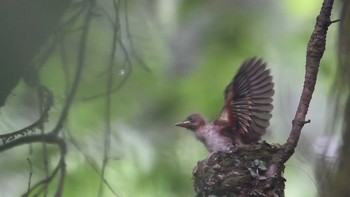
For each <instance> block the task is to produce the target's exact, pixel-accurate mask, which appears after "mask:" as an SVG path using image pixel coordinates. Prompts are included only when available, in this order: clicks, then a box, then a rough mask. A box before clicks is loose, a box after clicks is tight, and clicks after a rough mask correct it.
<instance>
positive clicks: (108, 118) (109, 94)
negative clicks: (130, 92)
mask: <svg viewBox="0 0 350 197" xmlns="http://www.w3.org/2000/svg"><path fill="white" fill-rule="evenodd" d="M119 5H120V1H118V2H116V0H113V6H114V10H115V14H116V18H115V20H116V21H115V23H118V20H119V16H118V15H119ZM113 27H114V28H113V39H112V49H111V55H110V62H109V66H108V77H107V83H106V85H107V87H106V89H107V90H106V93H107V94H106V109H105V132H104V140H103V141H104V152H103V162H102V170H101V178H100V189H99V193H98V196H102V193H103V183H104V180H105V178H104V175H105V170H106V166H107V163H108V155H109V150H110V137H111V107H112V106H111V97H112V88H113V72H114V70H113V67H114V63H115V55H116V50H117V43H118V34H119V33H118V32H119V30H120V29H119V26H118V25H114V26H113Z"/></svg>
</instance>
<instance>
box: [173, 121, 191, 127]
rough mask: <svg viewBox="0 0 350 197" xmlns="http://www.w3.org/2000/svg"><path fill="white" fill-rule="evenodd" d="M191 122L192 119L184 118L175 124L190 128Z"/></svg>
mask: <svg viewBox="0 0 350 197" xmlns="http://www.w3.org/2000/svg"><path fill="white" fill-rule="evenodd" d="M190 124H191V122H190V121H188V120H184V121H181V122H177V123H175V126H178V127H184V128H188V127H189V126H190Z"/></svg>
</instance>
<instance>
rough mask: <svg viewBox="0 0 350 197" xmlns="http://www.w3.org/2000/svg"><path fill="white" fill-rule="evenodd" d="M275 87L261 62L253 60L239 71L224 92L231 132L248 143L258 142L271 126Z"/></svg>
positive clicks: (223, 113)
mask: <svg viewBox="0 0 350 197" xmlns="http://www.w3.org/2000/svg"><path fill="white" fill-rule="evenodd" d="M273 88H274V83H273V82H272V76H271V75H270V70H269V69H267V68H266V63H264V62H263V61H262V60H261V59H256V58H251V59H248V60H246V61H245V62H244V63H243V64H242V65H241V67H240V69H239V71H238V73H237V74H236V76H235V77H234V78H233V80H232V82H231V83H230V84H228V85H227V87H226V89H225V106H224V108H223V110H222V113H221V115H220V117H219V120H220V119H222V117H221V116H223V115H225V118H226V119H225V121H226V122H228V123H229V124H230V127H231V128H232V132H238V133H240V134H241V135H242V136H243V138H245V142H246V143H252V142H255V141H258V140H259V139H260V137H261V136H262V135H263V134H264V133H265V132H266V131H265V130H266V128H267V127H268V126H269V125H270V122H269V121H270V119H271V117H272V115H271V111H272V109H273V105H272V101H273V99H272V96H273V95H274V93H275V91H274V89H273Z"/></svg>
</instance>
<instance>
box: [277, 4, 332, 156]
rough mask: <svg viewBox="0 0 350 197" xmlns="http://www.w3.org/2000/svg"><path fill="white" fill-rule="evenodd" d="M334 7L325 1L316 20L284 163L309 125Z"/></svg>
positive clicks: (308, 47) (286, 145)
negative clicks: (307, 124)
mask: <svg viewBox="0 0 350 197" xmlns="http://www.w3.org/2000/svg"><path fill="white" fill-rule="evenodd" d="M332 7H333V0H324V1H323V4H322V8H321V11H320V14H319V15H318V17H317V20H316V24H315V27H314V31H313V32H312V34H311V38H310V40H309V43H308V46H307V52H306V73H305V81H304V88H303V91H302V94H301V98H300V102H299V105H298V109H297V111H296V114H295V117H294V120H293V125H292V130H291V132H290V135H289V137H288V140H287V142H286V143H285V144H284V146H285V149H284V151H285V152H286V153H288V154H284V156H283V157H282V158H281V159H282V160H283V161H287V160H288V159H289V158H290V157H291V155H292V154H293V153H294V150H295V148H296V146H297V143H298V141H299V137H300V133H301V129H302V128H303V126H304V124H305V123H307V121H305V117H306V114H307V111H308V109H309V105H310V101H311V98H312V94H313V92H314V89H315V85H316V80H317V73H318V68H319V65H320V61H321V58H322V56H323V54H324V51H325V46H326V36H327V30H328V27H329V25H330V24H331V19H330V16H331V11H332Z"/></svg>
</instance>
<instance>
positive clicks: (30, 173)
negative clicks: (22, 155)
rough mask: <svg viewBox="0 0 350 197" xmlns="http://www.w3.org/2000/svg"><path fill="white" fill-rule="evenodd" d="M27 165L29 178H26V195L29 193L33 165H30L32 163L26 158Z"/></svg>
mask: <svg viewBox="0 0 350 197" xmlns="http://www.w3.org/2000/svg"><path fill="white" fill-rule="evenodd" d="M27 161H28V164H29V177H28V190H27V193H29V191H30V184H31V181H32V175H33V165H32V161H31V160H30V158H27Z"/></svg>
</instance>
